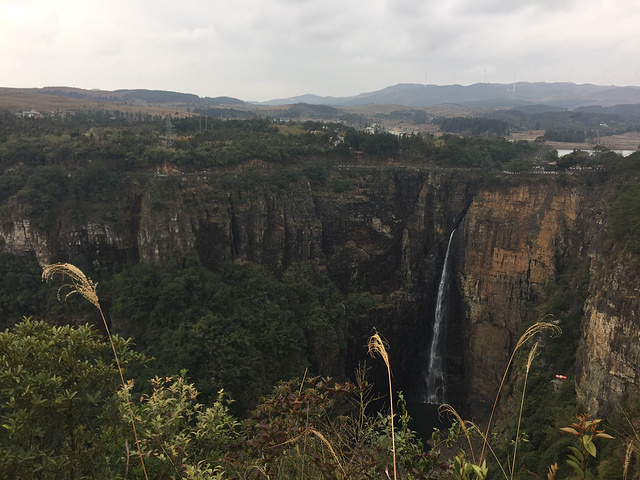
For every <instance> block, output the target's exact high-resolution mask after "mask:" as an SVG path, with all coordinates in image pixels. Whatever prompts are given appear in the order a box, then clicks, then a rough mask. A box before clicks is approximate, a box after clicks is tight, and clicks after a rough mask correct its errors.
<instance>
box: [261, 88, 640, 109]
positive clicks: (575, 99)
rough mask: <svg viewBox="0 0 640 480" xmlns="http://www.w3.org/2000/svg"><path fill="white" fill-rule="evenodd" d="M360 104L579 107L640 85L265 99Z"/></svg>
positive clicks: (632, 98) (629, 96)
mask: <svg viewBox="0 0 640 480" xmlns="http://www.w3.org/2000/svg"><path fill="white" fill-rule="evenodd" d="M295 103H308V104H315V105H319V104H321V105H332V106H356V105H367V104H379V105H403V106H407V107H427V106H433V105H443V104H457V105H469V106H486V107H494V108H496V107H518V106H524V105H548V106H554V107H561V108H575V107H580V106H586V105H601V106H611V105H620V104H636V103H640V87H615V86H599V85H591V84H585V85H576V84H574V83H544V82H536V83H529V82H518V83H515V84H513V83H512V84H500V83H476V84H474V85H469V86H462V85H420V84H415V83H401V84H398V85H394V86H392V87H387V88H383V89H382V90H378V91H375V92H368V93H361V94H359V95H355V96H352V97H319V96H317V95H311V94H309V95H300V96H297V97H291V98H283V99H276V100H269V101H266V102H261V105H289V104H295Z"/></svg>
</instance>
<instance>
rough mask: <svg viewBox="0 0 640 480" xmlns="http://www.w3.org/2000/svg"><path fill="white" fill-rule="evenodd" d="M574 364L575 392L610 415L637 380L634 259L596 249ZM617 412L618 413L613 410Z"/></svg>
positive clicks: (638, 295)
mask: <svg viewBox="0 0 640 480" xmlns="http://www.w3.org/2000/svg"><path fill="white" fill-rule="evenodd" d="M591 278H592V280H591V284H590V288H589V298H588V300H587V302H586V305H585V313H584V319H583V325H582V332H581V339H580V346H579V349H578V357H577V362H576V387H577V388H576V390H577V393H578V398H579V400H580V402H581V403H583V404H584V405H585V406H586V408H587V410H588V411H590V412H594V413H597V414H598V415H603V414H611V413H614V412H615V411H616V410H617V406H618V404H622V405H624V404H625V403H626V401H627V400H628V397H629V396H630V395H632V394H636V395H637V393H638V385H639V384H640V275H639V265H638V260H637V259H635V260H634V259H632V258H631V257H630V256H629V255H628V254H625V253H623V252H620V251H617V250H616V251H614V252H613V254H612V252H611V251H606V252H605V251H599V252H597V253H594V255H593V260H592V262H591ZM618 413H619V412H618Z"/></svg>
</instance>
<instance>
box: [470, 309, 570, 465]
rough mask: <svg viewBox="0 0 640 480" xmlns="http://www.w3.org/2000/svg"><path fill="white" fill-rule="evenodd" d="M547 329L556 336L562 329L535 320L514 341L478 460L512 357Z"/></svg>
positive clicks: (485, 442)
mask: <svg viewBox="0 0 640 480" xmlns="http://www.w3.org/2000/svg"><path fill="white" fill-rule="evenodd" d="M547 317H549V316H547ZM547 329H549V330H551V336H552V337H557V336H559V335H560V334H561V333H562V329H561V328H560V327H559V326H557V325H555V324H553V323H550V322H544V321H539V322H536V323H534V324H533V325H531V326H530V327H529V328H527V330H525V332H524V333H523V334H522V336H521V337H520V339H519V340H518V343H516V347H515V348H514V349H513V352H511V357H509V362H508V363H507V366H506V368H505V369H504V373H503V375H502V380H501V381H500V386H499V387H498V392H497V393H496V396H495V399H494V401H493V408H492V409H491V415H490V416H489V422H488V423H487V430H486V433H485V435H484V442H483V443H482V451H481V452H480V462H482V459H483V458H484V450H485V447H486V446H487V439H488V437H489V430H490V429H491V422H492V421H493V415H494V413H495V411H496V406H497V405H498V399H499V398H500V393H501V392H502V387H503V386H504V382H505V380H506V379H507V374H508V373H509V369H510V368H511V364H512V363H513V359H514V358H515V356H516V352H517V351H518V350H519V349H520V347H522V346H523V345H524V344H525V343H527V342H528V341H529V340H530V339H531V338H533V337H534V336H536V335H537V334H538V333H541V332H543V331H545V330H547Z"/></svg>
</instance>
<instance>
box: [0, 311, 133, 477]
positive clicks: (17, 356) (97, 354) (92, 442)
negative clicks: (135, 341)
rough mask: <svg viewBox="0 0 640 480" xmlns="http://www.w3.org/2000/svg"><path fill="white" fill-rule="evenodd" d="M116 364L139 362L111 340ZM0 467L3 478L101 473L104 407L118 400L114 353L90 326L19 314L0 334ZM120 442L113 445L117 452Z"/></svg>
mask: <svg viewBox="0 0 640 480" xmlns="http://www.w3.org/2000/svg"><path fill="white" fill-rule="evenodd" d="M113 341H114V344H115V346H116V349H117V351H118V356H119V358H120V362H121V365H122V366H123V367H126V366H127V365H130V364H135V363H139V362H140V361H141V356H140V355H138V354H135V353H133V352H132V351H131V350H130V341H129V340H124V339H122V338H120V337H117V336H116V337H114V338H113ZM0 351H1V352H3V354H2V356H0V398H2V399H3V402H2V404H0V424H2V427H3V428H2V430H1V431H0V471H2V472H3V475H4V476H5V478H15V479H23V478H24V479H33V478H43V479H45V478H46V479H48V478H69V479H74V478H86V477H95V476H96V475H97V474H101V475H104V473H103V472H105V471H106V470H107V469H108V458H107V457H106V456H105V455H104V452H105V451H107V443H108V442H109V441H110V438H111V437H110V435H108V433H109V430H110V422H109V421H107V417H108V416H109V412H113V413H116V412H117V410H115V407H116V406H117V404H118V403H119V402H120V400H119V398H118V396H117V395H114V391H115V390H116V389H117V387H118V385H119V384H120V378H119V374H118V370H117V368H116V365H115V361H114V358H113V352H112V350H111V347H110V345H109V344H108V343H105V342H103V341H101V339H100V336H99V334H98V332H97V331H96V330H94V329H92V328H90V327H89V326H79V327H70V326H68V325H67V326H62V327H56V326H51V325H47V324H46V323H44V322H41V321H32V320H31V319H29V318H24V319H23V321H22V322H21V323H19V324H17V325H16V326H15V328H14V329H13V330H5V331H4V332H2V333H0ZM122 445H123V444H122V443H120V449H121V450H124V447H123V446H122Z"/></svg>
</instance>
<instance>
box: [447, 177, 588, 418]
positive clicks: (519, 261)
mask: <svg viewBox="0 0 640 480" xmlns="http://www.w3.org/2000/svg"><path fill="white" fill-rule="evenodd" d="M592 203H593V200H592V196H591V195H589V194H588V193H587V192H586V191H585V190H582V189H578V188H576V187H574V188H561V187H558V186H557V185H556V184H555V183H553V182H540V183H537V184H521V185H515V186H512V187H510V188H508V189H506V190H503V191H497V192H496V191H483V192H481V193H480V194H479V195H478V196H476V198H475V199H474V202H473V204H472V205H471V207H470V208H469V211H468V213H467V215H466V217H465V219H464V221H463V222H462V225H461V233H460V240H459V242H460V244H461V249H462V251H461V252H460V254H459V257H458V263H457V271H458V280H459V283H460V286H461V287H460V288H461V296H462V302H463V304H464V311H465V312H464V316H465V320H466V330H465V332H463V335H465V337H466V340H465V344H466V345H467V347H466V351H465V353H464V355H465V380H466V382H467V385H468V389H469V393H470V398H472V399H473V406H475V407H476V408H478V407H480V409H482V406H483V405H485V406H486V405H488V404H490V403H491V402H493V399H494V396H495V393H496V391H497V387H498V385H499V383H500V380H501V378H502V375H503V372H504V369H505V367H506V365H507V362H508V359H509V355H510V353H511V351H512V350H513V348H514V347H515V343H516V342H517V337H518V335H519V332H520V331H521V329H522V326H523V325H524V324H525V323H527V322H529V321H532V320H536V319H537V318H536V316H537V315H540V312H539V311H538V310H537V306H538V305H539V303H540V302H541V301H542V300H543V299H544V296H545V286H546V285H547V284H548V283H550V282H553V281H554V280H555V279H556V277H557V276H558V274H559V268H561V264H560V261H561V259H562V258H563V257H565V256H566V255H568V254H572V255H578V256H580V255H584V253H586V250H585V246H586V245H588V243H589V240H590V235H591V232H592V230H593V229H592V228H590V220H591V215H590V212H592V211H593V208H594V207H593V205H592Z"/></svg>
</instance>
